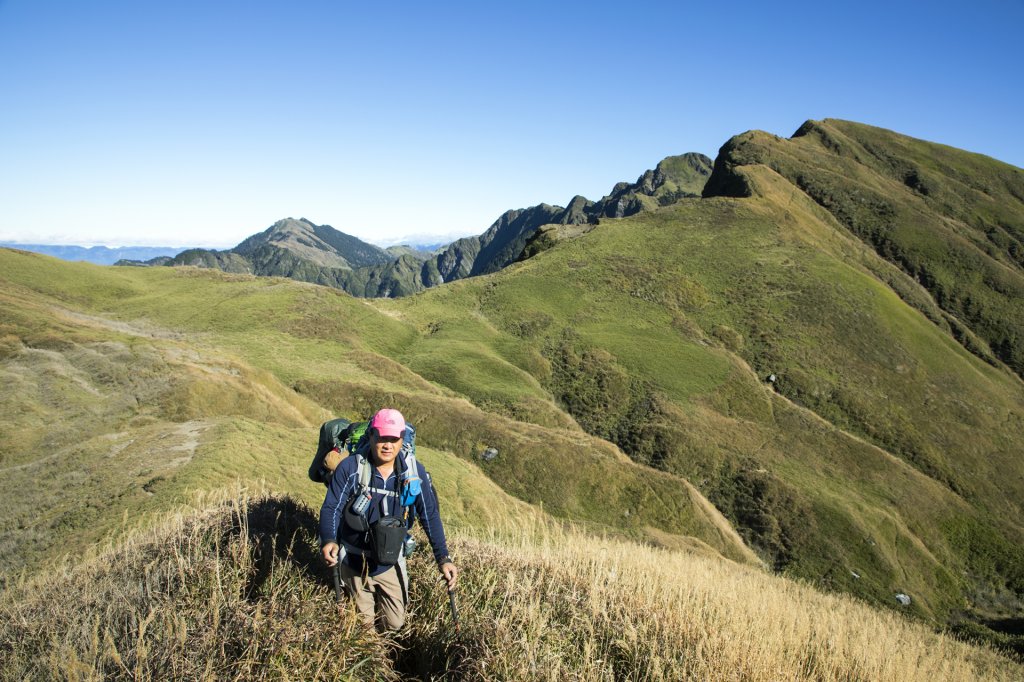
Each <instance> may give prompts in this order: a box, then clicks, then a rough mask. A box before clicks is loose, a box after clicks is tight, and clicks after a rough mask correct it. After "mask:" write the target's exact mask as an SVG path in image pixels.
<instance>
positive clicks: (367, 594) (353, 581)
mask: <svg viewBox="0 0 1024 682" xmlns="http://www.w3.org/2000/svg"><path fill="white" fill-rule="evenodd" d="M341 581H342V583H343V584H344V585H345V591H346V592H347V593H348V595H349V596H350V597H351V598H352V601H354V602H355V604H356V613H358V614H359V618H360V619H361V620H362V621H363V622H364V623H365V624H366V625H368V626H370V627H373V624H374V620H375V619H376V613H377V609H378V608H379V609H380V617H381V621H382V624H383V626H384V628H385V629H387V630H398V629H399V628H401V627H402V625H404V624H405V605H406V602H407V601H408V587H407V586H408V580H407V577H406V571H405V562H404V561H402V562H401V563H400V564H399V565H397V566H392V567H391V568H389V569H388V570H386V571H384V572H383V573H381V574H380V575H371V576H364V575H362V574H360V573H357V572H355V571H353V570H352V569H351V568H350V567H349V566H346V565H345V564H344V563H343V564H341Z"/></svg>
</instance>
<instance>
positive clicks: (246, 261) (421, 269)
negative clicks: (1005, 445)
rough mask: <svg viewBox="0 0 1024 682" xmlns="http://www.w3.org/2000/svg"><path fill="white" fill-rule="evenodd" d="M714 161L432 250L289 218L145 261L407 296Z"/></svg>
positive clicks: (664, 189)
mask: <svg viewBox="0 0 1024 682" xmlns="http://www.w3.org/2000/svg"><path fill="white" fill-rule="evenodd" d="M711 168H712V162H711V159H709V158H708V157H706V156H704V155H703V154H696V153H688V154H683V155H681V156H673V157H669V158H667V159H665V160H663V161H662V162H661V163H659V164H658V166H657V168H655V169H654V170H649V171H646V172H645V173H644V174H643V175H641V176H640V177H639V178H638V179H637V181H636V182H635V183H626V182H620V183H618V184H617V185H615V187H614V188H612V191H611V193H610V194H609V195H608V196H606V197H604V198H602V199H601V200H599V201H596V202H594V201H590V200H588V199H586V198H584V197H581V196H576V197H574V198H573V199H572V201H570V202H569V205H568V207H566V208H563V207H561V206H551V205H548V204H540V205H539V206H532V207H530V208H526V209H516V210H510V211H506V212H505V213H504V214H502V215H501V216H500V217H499V218H498V219H497V220H496V221H494V223H493V224H492V225H491V226H490V227H489V228H488V229H487V230H486V231H485V232H484V233H483V234H481V235H479V236H475V237H466V238H463V239H459V240H456V241H455V242H452V243H451V244H449V245H448V246H446V247H445V248H443V249H441V250H440V251H439V252H438V253H436V254H422V253H415V252H410V251H409V250H402V249H391V250H385V249H381V248H379V247H376V246H373V245H372V244H367V243H366V242H363V241H361V240H360V239H357V238H356V237H352V236H349V235H347V234H344V233H343V232H339V231H338V230H335V229H334V228H332V227H330V226H328V225H315V224H313V223H312V222H310V221H309V220H306V219H305V218H303V219H300V220H295V219H294V218H286V219H284V220H280V221H278V222H277V223H275V224H274V225H272V226H271V227H270V228H268V229H267V230H265V231H263V232H261V233H259V234H256V235H253V236H251V237H249V238H248V239H246V240H245V241H243V242H242V243H241V244H239V245H238V246H236V247H234V248H233V249H230V250H227V251H212V250H206V249H191V250H188V251H184V252H182V253H180V254H178V255H177V256H176V257H174V258H172V259H170V260H167V259H159V260H158V261H153V262H151V263H150V264H151V265H167V266H180V265H191V266H196V267H206V268H215V269H218V270H223V271H225V272H234V273H248V274H253V275H260V276H267V277H275V276H276V277H290V278H292V279H297V280H300V281H304V282H313V283H316V284H322V285H325V286H330V287H334V288H337V289H342V290H344V291H347V292H348V293H350V294H352V295H353V296H361V297H385V298H387V297H397V296H406V295H408V294H412V293H416V292H417V291H422V290H424V289H427V288H429V287H433V286H437V285H438V284H442V283H444V282H451V281H453V280H457V279H463V278H465V277H474V276H477V275H484V274H488V273H491V272H497V271H498V270H500V269H502V268H504V267H505V266H507V265H509V264H510V263H513V262H515V261H516V259H517V258H518V257H519V255H520V254H521V253H522V252H523V248H524V246H525V245H526V242H527V240H528V239H529V238H530V237H531V236H532V235H533V234H534V233H535V232H536V231H537V230H538V229H539V228H540V227H542V226H544V225H580V224H593V223H596V222H597V221H599V220H600V219H601V218H604V217H608V218H622V217H624V216H629V215H634V214H636V213H638V212H640V211H643V210H646V209H651V208H653V207H657V206H664V205H667V204H670V203H672V202H674V201H678V200H679V199H682V198H687V197H690V198H693V197H698V196H700V193H701V190H702V188H703V187H704V183H705V182H706V181H707V178H708V177H709V176H710V174H711ZM396 254H397V257H396ZM120 264H121V265H129V264H132V265H139V263H128V262H122V263H120Z"/></svg>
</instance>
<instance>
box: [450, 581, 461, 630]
mask: <svg viewBox="0 0 1024 682" xmlns="http://www.w3.org/2000/svg"><path fill="white" fill-rule="evenodd" d="M448 606H450V607H451V608H452V622H453V623H455V634H456V635H457V634H459V609H458V608H456V606H455V590H448Z"/></svg>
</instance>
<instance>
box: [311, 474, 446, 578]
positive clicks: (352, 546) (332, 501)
mask: <svg viewBox="0 0 1024 682" xmlns="http://www.w3.org/2000/svg"><path fill="white" fill-rule="evenodd" d="M358 459H359V458H358V457H356V456H355V455H352V456H349V457H346V458H345V459H343V460H341V464H339V465H338V468H337V469H336V470H335V472H334V476H333V477H332V478H331V483H330V485H329V486H328V487H327V496H326V497H325V498H324V503H323V506H322V507H320V544H321V546H323V545H326V544H327V543H328V542H337V543H338V544H339V545H340V546H341V549H342V553H343V556H344V559H343V561H344V563H345V564H346V565H348V566H349V567H350V568H352V569H353V570H355V571H360V572H361V571H362V570H363V560H364V559H363V556H362V554H363V553H364V552H365V553H368V552H369V550H370V535H369V533H367V532H363V531H358V530H355V529H353V528H350V527H349V525H348V524H347V523H345V506H346V505H347V504H348V501H349V498H351V497H352V495H353V493H355V491H356V490H358V489H359V467H358ZM416 468H417V472H418V474H419V477H420V480H421V481H422V482H423V483H422V488H421V492H420V494H419V495H418V496H417V497H416V502H415V503H414V505H413V508H414V509H415V511H416V515H417V516H418V517H419V519H420V525H422V526H423V530H424V532H426V534H427V540H429V541H430V546H431V548H432V549H433V550H434V560H435V561H436V562H438V564H441V563H442V560H446V559H447V558H448V543H447V541H446V540H445V537H444V526H443V525H442V524H441V514H440V511H439V509H438V505H437V495H436V494H435V493H434V486H433V485H432V484H431V482H430V477H429V475H428V474H427V470H426V469H424V468H423V465H422V464H420V463H419V462H418V461H417V462H416ZM371 469H372V471H373V475H372V476H371V477H370V488H374V489H376V491H374V492H373V497H372V499H371V500H370V507H369V509H368V510H367V511H366V520H367V521H368V522H369V525H371V526H372V525H373V524H374V523H375V522H376V521H378V520H379V519H380V518H381V516H383V515H384V511H385V509H386V510H387V515H389V516H400V515H401V513H402V509H401V508H396V505H397V503H398V498H397V497H391V496H389V495H386V494H384V493H382V492H377V491H381V490H387V491H389V492H391V493H394V494H396V495H397V493H398V490H399V481H398V461H397V460H396V462H395V470H394V471H393V472H392V473H391V475H390V476H388V479H387V480H386V481H385V480H384V479H383V477H381V475H380V473H379V472H378V471H377V468H376V467H371ZM385 505H386V506H385ZM353 550H354V551H353ZM366 561H367V562H368V564H369V566H368V573H369V575H379V574H381V573H383V572H384V571H386V570H388V569H389V568H391V567H390V566H380V565H378V564H377V563H376V562H375V561H373V559H372V558H370V557H369V556H367V557H366Z"/></svg>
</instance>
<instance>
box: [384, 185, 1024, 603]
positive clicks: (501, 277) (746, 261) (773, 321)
mask: <svg viewBox="0 0 1024 682" xmlns="http://www.w3.org/2000/svg"><path fill="white" fill-rule="evenodd" d="M736 172H737V173H743V174H744V175H743V177H744V179H745V182H746V183H747V184H748V185H749V186H750V187H751V188H752V189H751V194H752V197H751V198H750V199H747V200H738V199H726V198H717V199H710V200H703V201H688V202H682V203H680V204H678V205H676V206H671V207H666V208H663V209H661V210H659V211H656V212H653V213H650V214H644V215H640V216H636V217H633V218H629V219H625V220H622V221H614V222H608V223H602V224H601V225H600V226H598V227H597V228H596V229H595V230H593V231H592V232H590V233H588V234H586V235H584V236H581V237H579V238H577V239H574V240H571V241H567V242H563V243H560V244H559V245H558V246H557V247H556V248H553V249H551V250H549V251H546V252H544V253H542V254H541V255H539V256H537V257H535V258H533V259H530V260H528V261H526V262H524V263H521V264H518V265H516V266H513V267H511V268H509V269H508V270H506V271H504V272H502V273H499V274H497V275H495V276H493V277H488V278H482V279H479V280H472V281H465V282H460V283H458V284H456V285H454V286H448V287H444V288H443V289H440V290H436V291H430V292H426V293H425V294H422V295H419V296H417V297H414V298H411V299H408V300H403V301H395V302H381V303H380V306H381V307H382V308H383V309H385V310H392V311H394V313H395V314H396V315H400V316H402V318H403V319H405V320H407V321H409V322H411V323H413V324H414V325H416V326H418V327H419V328H420V329H422V330H424V333H423V334H422V335H421V336H420V337H419V338H418V339H416V341H415V342H414V343H412V344H411V345H410V346H409V347H408V348H407V349H406V350H404V351H403V352H402V353H400V354H399V355H397V356H396V358H397V359H399V360H400V361H401V362H402V363H403V364H405V365H406V366H408V367H410V368H412V369H414V370H415V371H417V372H418V373H420V374H421V375H423V376H425V377H427V378H430V379H432V380H434V381H435V382H438V383H441V384H444V385H447V386H449V387H451V388H452V389H454V390H456V391H458V392H460V393H462V394H463V395H466V396H467V397H469V398H470V399H471V400H472V401H473V402H474V404H477V405H479V406H484V407H486V408H487V409H489V410H495V411H502V412H504V413H505V414H508V415H510V416H515V417H518V418H525V419H534V420H543V419H546V418H547V413H546V412H545V411H544V410H543V408H542V407H541V406H543V405H546V404H547V403H548V401H550V400H552V399H554V400H555V403H556V404H558V405H561V406H564V407H565V408H566V410H567V411H568V412H569V413H570V414H571V415H572V416H573V417H574V418H575V419H576V420H577V421H578V423H579V424H580V425H581V426H583V427H584V428H585V429H586V430H587V431H588V432H590V433H592V434H595V435H598V436H600V437H602V438H607V439H609V440H612V441H613V442H615V443H617V444H618V445H620V446H621V447H622V448H623V449H624V450H625V451H627V452H628V453H629V454H630V455H631V456H632V457H634V458H635V459H637V460H638V461H641V462H644V463H649V464H651V465H653V466H654V467H656V468H658V469H661V470H664V471H669V472H673V473H677V474H679V475H682V476H685V477H687V478H688V479H689V480H691V481H693V482H694V483H695V484H697V485H698V487H700V489H701V490H702V491H703V492H704V493H705V494H707V495H708V496H709V497H710V498H711V499H712V501H713V502H715V503H716V504H717V505H718V506H719V507H720V508H721V509H722V510H723V511H725V512H726V513H727V515H728V516H729V517H730V519H731V520H732V521H733V522H734V523H735V524H737V526H738V527H739V528H740V529H741V533H743V534H744V536H745V537H746V538H747V539H748V540H749V541H750V542H751V543H753V544H754V545H755V546H757V547H758V548H759V549H760V550H761V552H762V555H763V556H764V557H765V558H766V559H767V560H768V561H769V562H771V563H773V564H774V565H775V566H777V567H778V568H782V569H785V570H786V571H788V572H790V573H792V574H794V575H799V576H802V577H805V578H808V579H811V580H814V581H816V582H821V583H824V584H826V585H829V586H832V587H834V588H837V589H842V590H848V591H851V592H853V593H855V594H858V595H861V596H863V597H865V598H867V599H869V600H871V601H873V602H876V603H883V604H884V603H892V602H893V594H894V593H895V592H898V591H907V592H909V593H912V594H914V595H915V596H916V597H917V600H916V601H915V606H914V607H913V608H915V609H917V608H919V609H920V610H921V612H922V613H928V614H932V615H936V616H939V617H941V618H945V617H948V616H950V615H951V614H954V613H957V612H959V611H960V610H961V609H964V608H968V607H969V606H973V607H974V608H977V609H979V610H987V609H990V608H991V609H995V610H998V609H1000V608H1007V609H1009V610H1010V611H1009V612H1013V610H1014V609H1019V608H1020V596H1021V594H1022V588H1024V582H1022V578H1024V555H1022V552H1021V550H1020V546H1021V541H1022V540H1024V535H1022V523H1021V519H1022V518H1024V516H1022V514H1021V507H1020V500H1021V499H1024V490H1022V486H1024V479H1022V477H1021V473H1022V472H1021V463H1020V462H1019V458H1018V457H1017V456H1016V453H1019V452H1020V451H1021V446H1022V443H1021V439H1022V437H1021V435H1020V434H1021V430H1020V429H1019V427H1018V425H1020V424H1021V419H1022V417H1024V391H1022V385H1021V382H1020V381H1019V380H1018V379H1017V378H1016V377H1014V376H1013V375H1011V374H1009V373H1007V372H1006V371H1003V370H1000V369H998V368H996V367H993V366H991V365H990V364H986V363H984V362H982V361H980V360H979V359H978V358H977V357H975V356H974V355H972V354H971V353H968V352H967V351H966V350H965V349H964V348H963V347H962V346H961V345H960V344H958V343H957V342H956V340H955V339H954V338H953V337H952V336H951V334H950V333H949V332H948V331H947V330H946V329H943V328H942V327H941V326H938V325H936V324H935V323H934V322H933V321H931V320H929V319H928V317H926V316H925V315H924V314H922V313H921V312H920V311H919V310H917V309H915V308H914V307H912V306H910V305H908V304H907V303H906V302H905V301H904V300H903V298H901V297H900V296H899V295H897V294H896V293H895V292H894V290H893V286H891V284H890V283H891V282H893V281H895V282H896V283H897V284H898V285H902V286H904V287H905V288H906V289H907V292H909V293H907V292H903V293H904V296H905V297H906V296H914V295H916V296H918V297H919V298H920V299H921V300H922V301H927V300H928V296H927V293H926V292H925V291H923V290H921V288H920V287H917V289H914V288H913V287H914V285H913V284H912V283H909V282H906V281H903V280H899V279H898V278H899V277H900V275H899V273H898V272H894V269H893V268H892V266H891V265H890V264H888V263H886V262H885V261H884V260H882V259H881V258H879V257H878V256H877V254H875V253H874V252H873V251H872V250H870V249H868V248H866V247H865V246H864V245H863V244H862V243H861V242H859V241H858V240H856V239H854V238H852V237H851V236H850V235H849V234H848V232H847V231H846V230H844V229H843V228H842V226H841V225H840V224H839V223H838V222H837V221H836V220H835V219H834V218H833V217H832V216H831V215H830V214H829V213H827V212H826V211H823V210H821V208H820V207H818V206H816V205H815V203H814V202H812V201H811V200H809V199H808V198H807V197H806V196H805V195H804V194H803V193H801V192H799V191H797V190H796V189H795V188H793V187H792V185H791V184H789V183H787V182H785V181H784V179H782V178H781V177H780V176H778V175H777V174H775V173H774V172H772V171H770V170H769V169H767V168H763V167H752V168H749V169H739V170H737V171H736ZM641 244H642V245H643V248H640V246H639V245H641ZM924 305H925V304H924V303H923V304H922V306H924ZM770 374H775V375H776V376H777V381H776V382H775V383H774V384H768V383H767V382H766V381H765V379H766V378H767V377H768V376H769V375H770Z"/></svg>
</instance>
